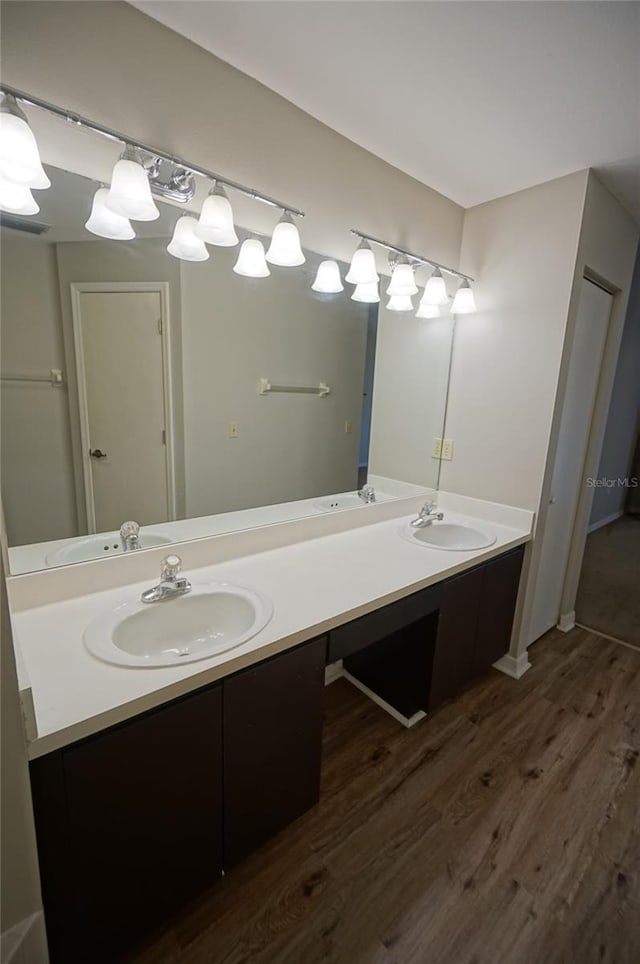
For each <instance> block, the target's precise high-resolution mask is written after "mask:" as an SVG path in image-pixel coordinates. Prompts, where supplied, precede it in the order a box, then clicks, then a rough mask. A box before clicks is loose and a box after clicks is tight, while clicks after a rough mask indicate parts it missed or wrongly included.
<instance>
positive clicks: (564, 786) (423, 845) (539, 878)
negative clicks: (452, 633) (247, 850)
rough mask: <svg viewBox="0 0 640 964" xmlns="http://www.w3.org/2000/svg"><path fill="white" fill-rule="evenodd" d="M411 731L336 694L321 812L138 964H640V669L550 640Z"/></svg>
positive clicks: (608, 648) (335, 690)
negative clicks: (519, 672)
mask: <svg viewBox="0 0 640 964" xmlns="http://www.w3.org/2000/svg"><path fill="white" fill-rule="evenodd" d="M531 657H532V663H533V666H532V669H531V670H530V671H529V672H528V673H527V674H526V676H524V677H523V679H522V680H520V681H519V682H516V681H514V680H510V679H508V678H507V677H506V676H503V675H501V674H499V673H497V672H492V673H491V674H490V675H489V676H488V677H487V678H486V679H485V680H483V681H481V682H480V683H479V684H476V685H475V686H474V687H473V688H471V689H470V690H468V691H467V692H466V693H465V694H463V695H462V696H461V697H460V698H459V699H458V700H456V701H455V702H454V703H451V704H449V705H447V706H445V707H444V708H442V709H441V710H440V711H439V712H437V713H435V714H434V715H433V716H431V717H429V718H427V719H426V720H424V721H423V722H422V723H420V724H418V725H417V726H416V727H415V728H414V729H413V730H409V731H407V730H405V729H403V728H402V727H401V726H400V725H399V724H396V723H395V722H394V721H393V720H392V719H390V718H389V717H388V716H387V715H386V714H385V713H384V712H383V711H382V710H380V709H379V708H378V707H376V706H375V705H374V704H372V703H371V702H369V701H368V700H367V699H366V697H364V696H363V695H362V694H361V693H359V692H358V691H357V690H355V689H354V688H352V687H351V686H350V685H349V684H348V683H346V681H344V680H339V681H338V682H336V683H334V684H333V685H331V686H329V687H328V688H327V691H326V698H327V710H326V726H325V746H324V763H323V776H322V797H321V802H320V804H319V805H318V806H317V807H316V808H315V809H314V810H312V811H311V812H310V813H309V814H307V815H306V816H304V817H303V818H301V819H300V820H298V821H297V822H296V823H295V824H293V825H292V826H291V827H289V828H288V829H287V830H286V831H284V832H283V833H282V834H280V835H279V836H278V837H277V838H276V839H275V840H273V841H271V842H270V843H269V844H268V845H266V846H265V847H263V848H262V849H261V850H260V851H259V852H258V853H257V854H255V855H253V856H252V857H250V858H249V859H247V860H246V861H245V862H244V863H243V864H241V865H240V866H239V867H237V868H235V869H234V870H233V871H232V872H231V873H230V874H228V876H227V877H226V878H225V879H224V880H223V881H221V882H220V883H219V884H217V885H216V886H215V887H214V888H212V889H211V890H210V891H209V892H208V893H207V894H205V895H204V896H203V897H202V898H201V899H200V900H199V902H198V903H197V904H196V905H193V906H191V907H190V908H188V909H187V910H186V911H184V912H183V913H182V914H181V915H180V916H179V917H177V918H176V919H175V920H173V921H168V922H167V928H166V930H165V931H164V932H163V933H161V934H158V935H156V936H155V938H154V939H153V940H152V941H151V942H150V943H149V944H148V945H147V946H146V947H144V948H142V949H140V951H139V953H137V955H136V956H135V957H132V958H131V961H132V962H135V964H176V962H180V964H246V962H251V964H320V962H322V964H590V962H606V964H638V962H639V961H640V762H639V759H638V758H639V752H640V652H636V651H634V650H632V649H628V648H625V647H623V646H619V645H617V644H615V643H612V642H609V641H607V640H604V639H602V638H600V637H598V636H595V635H592V634H589V633H587V632H585V631H582V630H574V631H573V632H571V633H569V634H567V635H563V634H560V633H558V632H555V631H554V632H552V633H549V634H548V635H547V636H546V637H544V639H543V640H541V641H540V642H539V643H537V644H536V646H535V647H534V648H533V650H532V651H531Z"/></svg>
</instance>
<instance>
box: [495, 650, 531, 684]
mask: <svg viewBox="0 0 640 964" xmlns="http://www.w3.org/2000/svg"><path fill="white" fill-rule="evenodd" d="M493 668H494V669H497V670H500V672H501V673H504V674H505V676H510V677H511V679H521V678H522V677H523V676H524V674H525V673H526V672H527V670H528V669H531V663H530V662H529V657H528V655H527V651H526V650H525V651H524V653H520V655H519V656H512V655H511V653H507V654H506V655H505V656H502V657H501V658H500V659H499V660H498V661H497V662H496V663H494V664H493Z"/></svg>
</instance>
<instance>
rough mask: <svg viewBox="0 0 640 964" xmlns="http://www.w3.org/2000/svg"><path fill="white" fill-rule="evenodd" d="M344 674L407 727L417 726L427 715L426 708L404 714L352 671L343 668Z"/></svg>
mask: <svg viewBox="0 0 640 964" xmlns="http://www.w3.org/2000/svg"><path fill="white" fill-rule="evenodd" d="M342 675H343V676H344V678H345V679H348V680H349V682H350V683H353V685H354V686H356V687H357V688H358V689H359V690H360V691H361V692H362V693H364V695H365V696H368V697H369V699H370V700H373V702H374V703H377V705H378V706H379V707H381V709H383V710H385V712H387V713H388V714H389V716H392V717H393V718H394V720H397V721H398V723H402V725H403V726H406V727H407V729H409V728H410V727H412V726H415V725H416V723H419V722H420V720H423V719H424V718H425V716H426V715H427V714H426V713H425V712H424V710H419V711H418V712H417V713H414V714H413V716H403V715H402V713H399V712H398V710H396V709H395V707H393V706H391V704H390V703H387V701H386V700H383V699H382V697H381V696H378V694H377V693H374V692H373V690H370V689H369V687H368V686H365V685H364V683H361V682H360V680H359V679H356V678H355V676H352V675H351V673H348V672H347V670H346V669H343V670H342Z"/></svg>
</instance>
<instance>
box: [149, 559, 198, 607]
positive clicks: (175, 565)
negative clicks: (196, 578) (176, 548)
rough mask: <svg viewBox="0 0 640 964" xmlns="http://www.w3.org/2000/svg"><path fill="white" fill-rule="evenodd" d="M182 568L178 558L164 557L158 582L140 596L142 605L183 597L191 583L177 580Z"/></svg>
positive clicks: (183, 579)
mask: <svg viewBox="0 0 640 964" xmlns="http://www.w3.org/2000/svg"><path fill="white" fill-rule="evenodd" d="M181 566H182V559H181V558H180V556H176V555H170V556H165V557H164V559H163V560H162V566H161V568H160V582H159V583H158V585H157V586H153V588H152V589H145V591H144V592H143V593H142V595H141V596H140V599H141V600H142V602H144V603H154V602H162V601H163V600H164V599H172V598H173V597H174V596H184V594H185V593H187V592H190V591H191V583H190V582H189V580H188V579H185V578H184V577H183V578H181V579H178V573H179V572H180V567H181Z"/></svg>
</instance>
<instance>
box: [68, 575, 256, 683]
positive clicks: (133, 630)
mask: <svg viewBox="0 0 640 964" xmlns="http://www.w3.org/2000/svg"><path fill="white" fill-rule="evenodd" d="M272 614H273V606H272V604H271V602H270V600H268V599H266V598H265V597H264V596H261V595H259V594H258V593H256V592H253V591H252V590H251V589H246V588H244V587H243V586H232V585H230V584H228V583H223V582H220V583H214V582H212V583H201V584H199V585H198V584H196V585H194V586H193V588H192V590H191V592H189V593H186V594H185V595H183V596H177V597H173V598H171V599H166V600H164V601H162V602H156V603H143V602H141V601H140V599H139V598H136V599H134V600H130V601H129V602H125V603H121V604H120V605H119V606H115V607H114V608H113V609H110V610H108V611H107V612H106V613H103V614H102V615H101V616H98V617H97V618H96V619H94V620H93V622H92V623H90V624H89V626H87V628H86V629H85V631H84V643H85V646H86V647H87V649H88V650H89V652H90V653H92V654H93V655H94V656H97V657H98V659H101V660H104V661H105V662H107V663H115V664H116V665H117V666H147V667H148V666H175V665H177V664H179V663H193V662H195V661H196V660H199V659H207V658H208V657H210V656H217V655H219V654H220V653H224V652H226V651H227V650H229V649H233V648H234V647H235V646H240V644H241V643H244V642H246V641H247V640H248V639H251V637H252V636H255V635H256V634H257V633H259V632H260V630H261V629H263V628H264V626H266V624H267V623H268V622H269V620H270V619H271V616H272Z"/></svg>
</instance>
